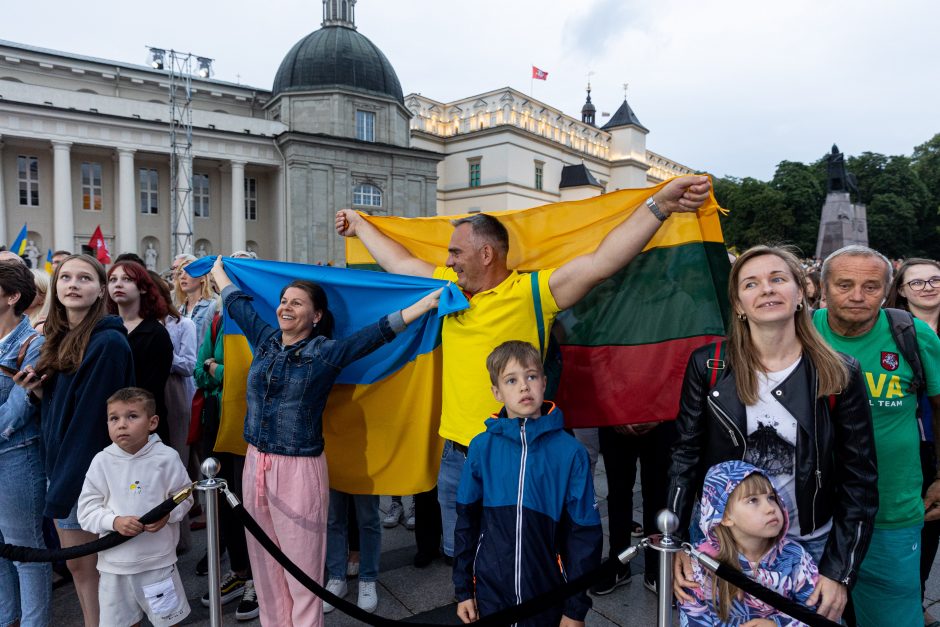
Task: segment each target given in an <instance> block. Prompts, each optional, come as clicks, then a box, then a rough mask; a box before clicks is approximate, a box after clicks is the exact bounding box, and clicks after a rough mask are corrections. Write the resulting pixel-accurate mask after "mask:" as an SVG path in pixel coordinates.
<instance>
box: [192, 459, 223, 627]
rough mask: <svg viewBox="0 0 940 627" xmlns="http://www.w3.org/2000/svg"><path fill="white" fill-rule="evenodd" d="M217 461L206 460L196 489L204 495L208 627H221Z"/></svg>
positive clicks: (219, 486) (219, 484)
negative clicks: (207, 574) (207, 573)
mask: <svg viewBox="0 0 940 627" xmlns="http://www.w3.org/2000/svg"><path fill="white" fill-rule="evenodd" d="M219 467H220V464H219V460H217V459H216V458H214V457H209V458H206V460H205V461H203V462H202V466H201V467H200V470H201V471H202V474H203V476H204V477H205V479H203V480H202V481H199V482H197V483H196V489H197V490H200V491H201V492H203V493H204V494H205V495H206V552H207V558H208V560H209V626H210V627H222V591H221V589H220V588H221V585H222V577H221V572H220V568H221V567H220V565H219V490H220V489H221V488H222V487H224V486H225V480H224V479H216V475H218V474H219Z"/></svg>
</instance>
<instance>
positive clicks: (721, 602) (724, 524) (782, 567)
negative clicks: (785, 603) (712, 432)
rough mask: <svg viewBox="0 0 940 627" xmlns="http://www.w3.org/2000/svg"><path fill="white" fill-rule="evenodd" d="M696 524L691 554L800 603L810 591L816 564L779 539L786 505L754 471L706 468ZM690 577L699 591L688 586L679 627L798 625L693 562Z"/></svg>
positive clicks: (743, 466) (738, 466)
mask: <svg viewBox="0 0 940 627" xmlns="http://www.w3.org/2000/svg"><path fill="white" fill-rule="evenodd" d="M699 526H700V527H701V529H702V532H703V533H704V534H705V539H704V540H703V541H702V542H701V543H699V545H698V546H697V547H696V548H697V549H698V550H700V551H702V552H703V553H705V554H707V555H710V556H712V557H714V558H715V559H717V560H718V561H720V562H722V563H724V564H727V565H729V566H732V567H734V568H738V569H739V570H741V571H742V572H743V573H744V574H745V575H747V576H748V577H750V578H751V579H753V580H754V581H756V582H758V583H760V584H761V585H763V586H764V587H767V588H770V589H772V590H775V591H776V592H778V593H780V594H781V595H783V596H785V597H788V598H790V599H793V600H795V601H797V602H799V603H804V604H805V603H806V600H807V599H808V598H809V596H810V594H812V592H813V588H815V586H816V580H817V579H818V578H819V573H818V571H817V570H816V564H814V563H813V558H812V557H810V555H809V553H807V552H806V551H805V550H803V547H801V546H800V545H799V544H797V543H796V542H793V541H791V540H788V539H787V538H786V534H787V527H788V526H789V519H788V517H787V508H786V505H785V504H784V503H782V502H781V500H780V496H779V495H778V494H777V491H776V489H775V488H774V486H773V484H772V483H771V481H770V480H769V479H768V478H767V477H766V476H765V475H763V474H762V473H761V471H760V470H759V469H758V468H756V467H754V466H752V465H751V464H748V463H746V462H741V461H729V462H724V463H721V464H716V465H715V466H712V467H711V468H710V469H709V471H708V474H707V475H706V476H705V485H704V486H703V487H702V502H701V515H700V517H699ZM692 572H693V578H694V579H695V581H696V582H697V583H698V584H699V587H698V588H694V589H687V591H688V592H689V593H690V594H691V595H692V596H693V597H694V599H695V600H694V601H693V602H692V603H681V604H680V605H679V624H680V625H682V627H686V626H688V627H700V626H706V625H707V626H723V627H724V626H728V627H738V626H740V625H744V624H745V623H746V624H747V625H748V627H773V626H780V627H783V626H786V627H797V626H799V625H803V623H801V622H799V621H797V620H795V619H792V618H790V617H789V616H787V615H785V614H781V613H780V612H778V611H777V610H775V609H774V608H773V607H771V606H770V605H767V604H766V603H764V602H763V601H759V600H758V599H755V598H754V597H752V596H750V595H749V594H745V593H744V592H742V591H740V590H739V589H738V588H736V587H734V586H732V585H731V584H729V583H727V582H725V581H723V580H721V579H718V578H717V577H715V576H714V575H712V574H711V573H710V572H708V571H707V570H705V569H704V568H703V567H702V566H701V565H700V564H699V563H698V562H697V561H696V560H694V559H693V560H692ZM748 621H752V622H748Z"/></svg>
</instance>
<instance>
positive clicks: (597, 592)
mask: <svg viewBox="0 0 940 627" xmlns="http://www.w3.org/2000/svg"><path fill="white" fill-rule="evenodd" d="M628 583H630V570H629V569H627V570H625V571H617V572H616V573H614V576H613V577H608V578H607V579H604V580H603V581H600V582H599V583H596V584H594V585H593V586H591V589H590V590H589V592H590V593H591V594H593V595H594V596H597V597H600V596H604V595H605V594H610V593H611V592H613V591H614V590H616V589H617V588H619V587H620V586H625V585H627V584H628Z"/></svg>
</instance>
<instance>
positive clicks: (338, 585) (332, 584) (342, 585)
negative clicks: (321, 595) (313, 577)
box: [323, 579, 349, 614]
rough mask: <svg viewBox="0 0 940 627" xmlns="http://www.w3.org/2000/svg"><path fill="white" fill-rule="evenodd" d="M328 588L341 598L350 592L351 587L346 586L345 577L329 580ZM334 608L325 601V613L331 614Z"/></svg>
mask: <svg viewBox="0 0 940 627" xmlns="http://www.w3.org/2000/svg"><path fill="white" fill-rule="evenodd" d="M326 589H327V590H328V591H329V592H332V593H333V594H335V595H336V596H338V597H340V598H343V597H345V596H346V595H347V594H348V593H349V588H347V587H346V580H345V579H330V580H329V581H327V582H326ZM333 609H334V608H333V606H332V605H330V604H329V603H327V602H326V601H324V602H323V613H324V614H329V613H330V612H332V611H333Z"/></svg>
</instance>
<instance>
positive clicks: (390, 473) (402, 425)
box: [186, 257, 468, 494]
mask: <svg viewBox="0 0 940 627" xmlns="http://www.w3.org/2000/svg"><path fill="white" fill-rule="evenodd" d="M214 261H215V259H214V258H203V259H199V260H197V261H194V262H193V263H192V264H190V265H189V266H187V267H186V272H187V273H188V274H190V275H192V276H202V275H204V274H206V273H208V272H209V270H210V269H211V267H212V264H213V262H214ZM225 271H226V274H228V276H229V277H230V278H231V279H232V281H233V282H234V283H235V284H236V285H237V286H238V287H239V288H240V289H242V290H243V291H244V292H246V293H247V294H249V295H250V296H252V298H253V299H254V301H253V303H252V305H253V306H254V308H255V311H257V312H258V314H259V315H260V316H261V317H262V318H263V319H264V320H265V321H266V322H267V323H268V324H270V325H272V326H274V327H276V326H277V316H276V313H275V310H276V309H277V306H278V302H279V300H280V293H281V290H282V289H283V288H284V286H286V285H287V284H288V283H290V282H291V281H293V280H295V279H307V280H310V281H313V282H315V283H317V284H319V285H320V286H321V287H323V289H324V290H325V291H326V293H327V300H328V301H329V308H330V311H331V312H332V313H333V316H334V318H335V321H336V326H335V330H334V334H333V336H334V338H337V339H340V338H343V337H345V336H347V335H349V334H351V333H352V332H354V331H356V330H358V329H360V328H362V327H364V326H366V325H368V324H371V323H373V322H375V321H377V320H378V319H379V318H381V317H382V316H384V315H385V314H388V313H392V312H394V311H398V310H399V309H403V308H405V307H407V306H408V305H411V304H412V303H414V302H415V301H417V300H419V299H420V298H421V297H423V296H425V295H427V294H429V293H430V292H433V291H434V290H436V289H438V288H441V287H444V288H445V290H444V293H443V294H442V295H441V301H440V306H439V308H438V311H437V314H438V315H432V314H426V315H424V316H422V317H421V318H420V319H419V320H416V321H415V322H413V323H412V324H410V325H408V328H407V329H405V330H404V331H402V332H401V333H399V334H398V337H396V338H395V340H394V341H392V342H390V343H389V344H386V345H385V346H382V347H380V348H379V349H378V350H376V351H375V352H373V353H371V354H369V355H367V356H365V357H363V358H362V359H359V360H358V361H355V362H353V363H352V364H350V365H349V366H347V367H346V368H344V369H343V370H342V372H340V375H339V378H338V379H337V384H336V385H334V386H333V392H332V393H331V394H330V397H329V400H328V401H327V405H326V408H325V410H324V412H323V435H324V438H325V440H326V447H325V454H326V459H327V463H328V465H329V474H330V487H332V488H334V489H337V490H341V491H343V492H348V493H352V494H414V493H417V492H423V491H426V490H429V489H431V488H432V487H433V486H434V484H435V483H436V482H437V467H438V462H439V460H440V456H441V450H442V447H443V443H442V442H441V440H440V438H439V437H437V429H438V426H439V422H440V407H441V399H440V391H439V389H438V390H435V386H434V385H433V382H435V381H439V380H440V362H441V358H440V353H441V351H440V343H441V333H440V331H441V317H442V316H444V315H446V314H448V313H453V312H455V311H459V310H461V309H465V308H466V307H467V306H468V304H467V299H466V298H465V297H464V295H463V293H461V291H460V290H459V289H458V288H457V287H456V285H454V284H451V283H449V282H447V281H440V280H437V279H427V278H419V277H409V276H401V275H396V274H385V273H380V272H364V271H357V270H347V269H344V268H330V267H323V266H308V265H303V264H296V263H283V262H276V261H262V260H254V259H230V258H227V257H226V258H225ZM222 328H223V333H224V337H223V343H224V346H225V357H224V364H225V371H224V374H223V382H222V417H221V421H220V422H221V424H220V427H219V435H218V439H217V440H216V443H215V449H216V450H218V451H222V452H228V453H235V454H238V455H244V454H245V451H246V449H247V444H246V443H245V440H244V425H245V413H246V411H247V406H246V403H245V395H246V391H247V385H246V384H247V379H248V368H249V367H250V366H251V360H252V357H253V355H252V347H251V346H249V344H248V340H247V339H246V338H245V336H244V335H243V334H242V331H241V329H239V328H238V325H236V324H235V321H234V320H232V319H231V318H229V316H228V312H225V313H224V314H223V324H222ZM438 387H439V386H438ZM377 390H378V391H379V393H377ZM389 398H392V399H393V401H392V402H390V401H389Z"/></svg>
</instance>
